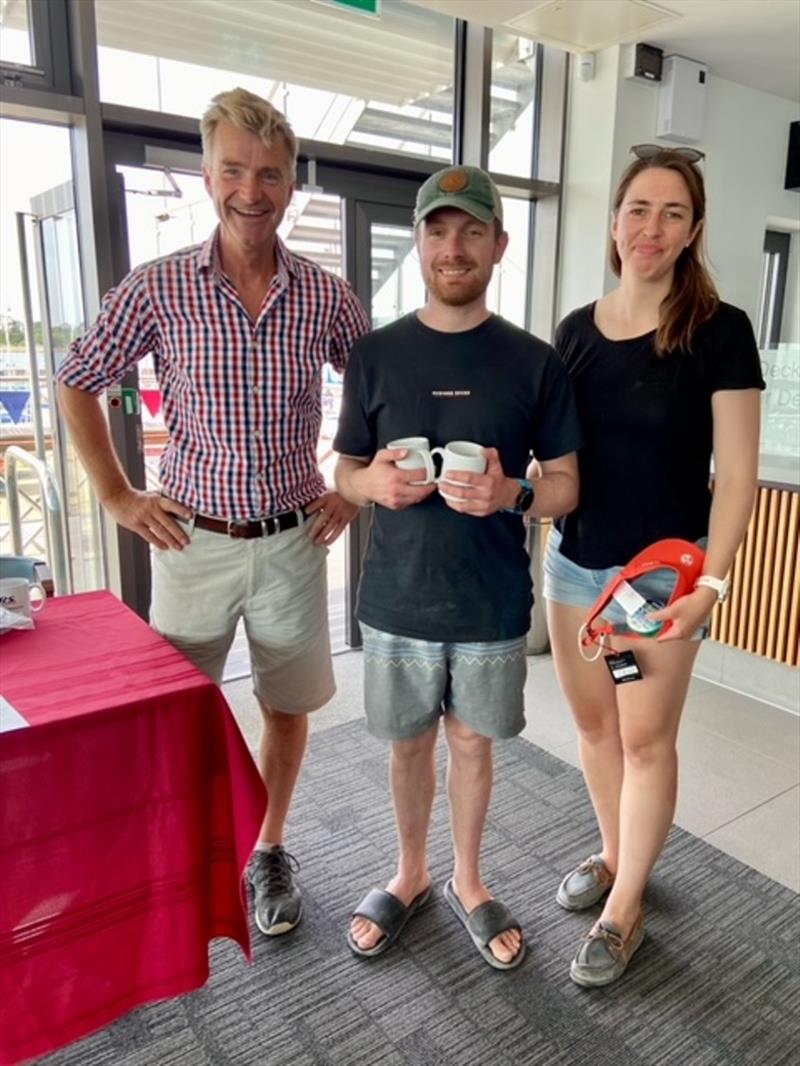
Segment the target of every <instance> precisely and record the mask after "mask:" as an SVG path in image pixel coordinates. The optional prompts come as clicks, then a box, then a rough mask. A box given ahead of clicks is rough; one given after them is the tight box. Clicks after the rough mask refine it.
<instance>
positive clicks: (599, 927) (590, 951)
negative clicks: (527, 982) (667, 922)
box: [569, 914, 644, 988]
mask: <svg viewBox="0 0 800 1066" xmlns="http://www.w3.org/2000/svg"><path fill="white" fill-rule="evenodd" d="M643 940H644V926H643V924H642V916H641V914H640V915H639V917H638V918H637V919H636V921H635V922H634V925H633V928H632V929H631V931H630V933H629V934H628V937H627V939H626V940H623V939H622V934H621V933H620V931H619V929H617V927H616V926H615V925H614V924H613V923H612V922H604V921H602V920H601V921H599V922H597V924H596V925H594V926H593V928H592V930H591V932H590V933H589V935H588V936H587V937H585V938H584V941H583V943H582V944H581V946H580V947H579V948H578V954H577V955H576V956H575V958H574V959H573V960H572V965H571V966H570V969H569V975H570V977H571V978H572V980H573V981H574V982H575V984H576V985H583V986H584V988H594V987H596V986H598V985H610V984H611V982H612V981H616V980H617V978H618V977H622V975H623V974H624V973H625V970H626V968H627V966H628V963H629V962H630V961H631V956H632V955H633V953H634V951H636V949H637V948H638V947H639V945H640V944H641V942H642V941H643Z"/></svg>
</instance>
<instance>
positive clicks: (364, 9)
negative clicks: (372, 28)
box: [317, 0, 381, 19]
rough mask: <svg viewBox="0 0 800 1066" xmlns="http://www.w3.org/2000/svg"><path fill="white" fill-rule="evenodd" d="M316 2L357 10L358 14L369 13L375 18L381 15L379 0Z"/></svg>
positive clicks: (323, 0)
mask: <svg viewBox="0 0 800 1066" xmlns="http://www.w3.org/2000/svg"><path fill="white" fill-rule="evenodd" d="M317 3H318V4H327V5H328V6H329V7H341V8H345V9H346V10H347V11H357V12H358V13H359V14H360V15H370V16H371V17H372V18H376V19H377V18H380V17H381V0H317Z"/></svg>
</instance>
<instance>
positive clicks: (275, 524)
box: [194, 511, 308, 540]
mask: <svg viewBox="0 0 800 1066" xmlns="http://www.w3.org/2000/svg"><path fill="white" fill-rule="evenodd" d="M301 514H302V512H301ZM307 517H308V516H307V515H303V520H304V519H305V518H307ZM300 522H301V519H300V518H299V517H298V513H297V511H284V513H283V514H273V515H269V516H268V517H267V518H255V519H252V520H251V521H249V522H236V521H234V520H233V519H232V520H231V521H228V520H226V519H225V518H210V517H209V516H208V515H204V514H198V515H195V516H194V524H195V528H196V529H207V530H208V531H209V533H222V534H224V535H225V536H226V537H235V538H236V539H237V540H252V539H253V538H254V537H271V536H272V534H273V533H283V532H284V531H285V530H287V529H297V527H298V526H299V525H300Z"/></svg>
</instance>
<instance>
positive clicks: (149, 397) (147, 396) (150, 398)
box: [139, 389, 161, 418]
mask: <svg viewBox="0 0 800 1066" xmlns="http://www.w3.org/2000/svg"><path fill="white" fill-rule="evenodd" d="M139 395H140V396H141V398H142V403H143V404H144V405H145V407H146V408H147V410H148V411H149V412H150V416H151V418H156V416H157V415H158V412H159V411H160V410H161V389H140V390H139Z"/></svg>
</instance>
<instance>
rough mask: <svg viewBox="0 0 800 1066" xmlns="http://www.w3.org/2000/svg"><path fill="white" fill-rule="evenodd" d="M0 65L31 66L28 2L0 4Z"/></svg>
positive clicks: (14, 0) (4, 1) (18, 0)
mask: <svg viewBox="0 0 800 1066" xmlns="http://www.w3.org/2000/svg"><path fill="white" fill-rule="evenodd" d="M0 63H13V64H15V65H17V64H18V65H20V66H28V67H29V66H32V65H33V48H32V47H31V32H30V11H29V9H28V0H2V4H0Z"/></svg>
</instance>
